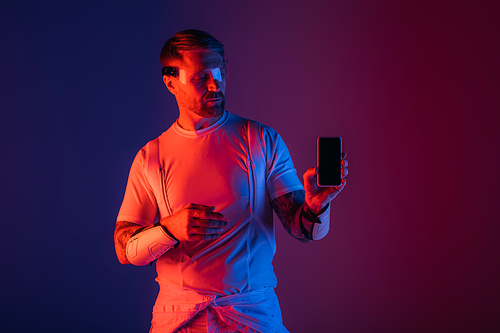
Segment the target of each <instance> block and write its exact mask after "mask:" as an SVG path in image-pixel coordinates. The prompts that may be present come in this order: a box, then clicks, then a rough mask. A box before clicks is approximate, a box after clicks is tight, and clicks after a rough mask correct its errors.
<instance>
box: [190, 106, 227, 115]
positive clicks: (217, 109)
mask: <svg viewBox="0 0 500 333" xmlns="http://www.w3.org/2000/svg"><path fill="white" fill-rule="evenodd" d="M224 109H225V108H224V103H222V104H221V105H218V106H212V107H202V108H201V109H200V110H198V112H196V113H197V114H198V115H199V116H202V117H203V118H219V117H220V116H222V114H223V113H224Z"/></svg>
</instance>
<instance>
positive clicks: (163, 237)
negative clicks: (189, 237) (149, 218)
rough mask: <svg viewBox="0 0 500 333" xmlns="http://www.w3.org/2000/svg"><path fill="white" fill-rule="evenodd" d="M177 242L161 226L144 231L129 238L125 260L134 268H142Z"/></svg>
mask: <svg viewBox="0 0 500 333" xmlns="http://www.w3.org/2000/svg"><path fill="white" fill-rule="evenodd" d="M175 244H177V240H176V239H174V238H172V237H170V236H169V235H168V234H167V233H166V231H165V230H164V229H163V227H162V226H157V227H153V228H149V229H146V230H144V231H141V232H139V233H138V234H137V235H134V236H132V237H130V239H129V241H128V243H127V259H128V261H129V262H130V263H131V264H133V265H136V266H144V265H147V264H149V263H150V262H152V261H153V260H155V259H157V258H159V257H160V256H161V255H162V254H164V253H165V252H167V251H168V250H170V249H171V248H172V247H173V246H174V245H175Z"/></svg>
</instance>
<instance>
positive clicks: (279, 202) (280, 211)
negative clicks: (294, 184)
mask: <svg viewBox="0 0 500 333" xmlns="http://www.w3.org/2000/svg"><path fill="white" fill-rule="evenodd" d="M304 202H305V192H304V191H294V192H290V193H287V194H284V195H282V196H280V197H278V198H276V199H274V200H273V201H272V206H273V209H274V211H275V212H276V215H278V217H279V219H280V220H281V223H282V224H283V226H284V227H285V229H286V231H288V233H289V234H290V235H292V236H293V237H295V238H297V239H298V240H300V241H301V242H304V243H307V242H309V241H310V240H311V235H309V232H306V234H305V233H304V226H303V225H302V226H301V217H300V211H301V208H302V205H303V204H304Z"/></svg>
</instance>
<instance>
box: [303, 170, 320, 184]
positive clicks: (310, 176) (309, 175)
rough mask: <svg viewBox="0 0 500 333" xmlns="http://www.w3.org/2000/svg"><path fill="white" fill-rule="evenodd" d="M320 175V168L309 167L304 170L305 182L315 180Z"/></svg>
mask: <svg viewBox="0 0 500 333" xmlns="http://www.w3.org/2000/svg"><path fill="white" fill-rule="evenodd" d="M317 175H318V168H309V169H307V170H306V172H304V176H303V177H304V182H308V183H309V182H311V181H313V180H314V179H315V178H316V177H317Z"/></svg>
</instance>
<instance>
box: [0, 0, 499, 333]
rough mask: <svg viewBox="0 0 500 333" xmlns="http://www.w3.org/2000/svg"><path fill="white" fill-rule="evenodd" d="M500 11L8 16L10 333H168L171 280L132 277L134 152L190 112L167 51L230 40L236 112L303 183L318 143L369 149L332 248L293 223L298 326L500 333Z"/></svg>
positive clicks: (322, 9) (4, 50)
mask: <svg viewBox="0 0 500 333" xmlns="http://www.w3.org/2000/svg"><path fill="white" fill-rule="evenodd" d="M487 3H488V2H486V1H398V0H388V1H384V0H381V1H367V0H365V1H363V0H358V1H314V0H309V1H302V0H300V1H285V0H280V1H270V0H254V1H235V0H226V1H218V0H211V1H204V2H202V1H192V0H184V1H142V2H140V1H92V0H91V1H85V2H71V1H50V2H39V1H28V2H26V1H16V2H12V1H11V2H6V1H3V2H2V5H1V9H0V31H1V39H0V47H1V53H0V57H1V58H0V59H1V64H2V69H1V70H0V78H1V80H0V84H1V86H0V102H1V104H0V107H1V119H0V126H1V128H0V129H1V131H0V133H1V135H2V139H1V156H2V163H1V164H0V165H1V170H0V171H1V172H0V174H1V195H2V198H1V205H2V206H1V211H0V212H1V215H2V224H1V226H2V227H1V232H2V233H1V235H2V240H1V241H0V251H1V252H0V253H1V258H2V261H1V268H0V279H1V280H0V283H1V284H0V286H1V288H0V290H1V291H0V302H1V307H0V323H1V326H2V331H4V329H5V328H8V330H5V332H35V331H36V332H147V331H148V329H149V322H150V318H151V307H152V305H153V302H154V299H155V296H156V293H157V290H158V287H157V284H156V282H154V281H153V280H154V277H155V275H156V274H155V270H154V267H149V266H147V267H141V268H138V267H133V266H122V265H120V264H119V263H118V261H117V259H116V257H115V253H114V247H113V230H114V224H115V218H116V215H117V213H118V209H119V206H120V203H121V200H122V196H123V193H124V190H125V185H126V180H127V175H128V171H129V167H130V164H131V162H132V160H133V158H134V156H135V154H136V152H137V151H138V150H139V149H140V148H141V147H142V146H143V145H144V144H145V143H146V142H147V141H148V140H151V139H153V138H155V137H156V136H158V135H160V134H161V133H162V132H163V131H164V130H166V129H167V128H168V127H169V126H170V124H171V123H172V122H173V121H174V120H175V119H176V117H177V112H178V111H177V107H176V104H175V100H174V98H173V97H172V96H171V95H170V94H169V93H168V91H167V90H166V88H165V87H164V86H163V83H162V80H161V76H160V68H161V65H160V63H159V61H158V57H159V53H160V49H161V47H162V45H163V43H164V42H165V40H166V39H168V38H169V37H170V36H172V35H173V34H174V33H176V32H177V31H179V30H183V29H186V28H198V29H202V30H207V31H209V32H210V33H211V34H213V35H214V36H215V37H216V38H218V39H219V40H221V41H222V42H223V43H224V44H225V46H226V52H227V57H228V59H229V60H230V66H231V69H230V70H231V73H230V78H229V81H228V91H227V109H228V110H230V111H232V112H233V113H236V114H238V115H241V116H245V117H248V118H252V119H256V120H259V121H261V122H263V123H264V124H267V125H269V126H271V127H274V128H275V129H276V130H277V131H278V132H279V133H280V134H281V135H282V137H283V138H284V140H285V142H286V143H287V145H288V147H289V149H290V152H291V154H292V156H293V158H294V162H295V165H296V168H297V171H298V173H299V174H300V175H302V173H303V172H304V171H305V170H306V169H307V168H308V167H310V166H314V165H315V158H316V157H315V156H316V153H315V142H316V141H315V140H316V137H317V136H337V135H339V136H342V137H343V143H344V150H345V151H347V152H348V154H349V156H348V159H349V164H350V165H349V171H350V174H349V177H348V185H347V187H346V189H345V191H344V192H343V193H342V194H341V195H340V196H339V197H338V198H337V199H335V201H334V204H333V211H332V228H331V231H330V234H329V235H328V236H327V238H325V239H324V240H321V241H319V242H316V243H313V244H306V245H304V244H301V243H299V242H297V241H295V240H294V239H292V238H291V237H289V236H288V235H287V234H286V232H285V231H284V229H283V228H282V227H281V226H278V228H277V243H278V252H277V254H276V257H275V261H274V263H275V270H276V273H277V275H278V281H279V282H278V288H277V293H278V296H279V298H280V301H281V306H282V311H283V317H284V322H285V325H286V326H287V327H288V329H289V330H290V331H291V332H492V331H495V329H496V330H499V329H500V306H499V297H500V286H499V281H500V260H499V255H500V242H499V234H500V226H499V221H500V209H499V207H500V205H499V203H498V201H499V198H500V195H499V188H500V177H499V174H498V169H499V167H500V155H499V153H498V147H499V146H500V135H499V133H498V127H499V124H500V122H499V116H498V115H497V114H498V113H499V111H500V107H499V106H500V103H499V101H498V91H499V88H500V85H499V74H500V73H499V65H498V60H499V53H500V52H499V50H500V47H499V43H498V34H497V33H498V31H499V19H498V12H499V10H498V9H499V8H498V6H496V7H497V8H494V6H490V5H488V4H487ZM490 3H493V1H490Z"/></svg>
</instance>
